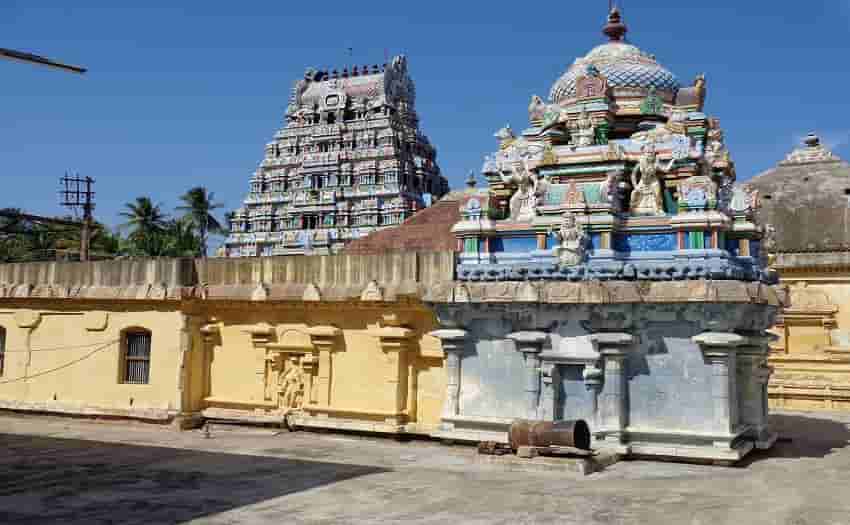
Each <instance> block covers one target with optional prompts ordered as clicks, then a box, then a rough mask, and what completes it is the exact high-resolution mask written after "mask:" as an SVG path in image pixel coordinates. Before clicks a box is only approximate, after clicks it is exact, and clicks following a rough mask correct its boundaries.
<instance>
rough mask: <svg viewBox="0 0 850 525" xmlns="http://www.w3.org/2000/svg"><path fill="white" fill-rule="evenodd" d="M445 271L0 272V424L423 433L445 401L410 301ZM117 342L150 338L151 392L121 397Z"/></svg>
mask: <svg viewBox="0 0 850 525" xmlns="http://www.w3.org/2000/svg"><path fill="white" fill-rule="evenodd" d="M453 268H454V260H453V254H451V253H433V254H416V253H409V254H398V255H386V256H348V255H344V256H327V257H287V258H257V259H251V260H191V259H188V260H186V259H150V260H148V259H146V260H123V261H104V262H97V263H85V264H83V263H27V264H17V265H0V327H2V328H3V329H5V332H6V336H5V348H6V350H7V352H6V353H5V354H4V356H5V358H4V359H5V370H4V371H3V375H2V377H0V409H4V408H5V409H14V410H30V411H38V412H59V413H70V414H82V415H98V416H100V415H106V416H119V417H134V418H144V419H149V420H158V421H171V420H174V421H176V422H178V423H180V425H181V426H185V425H186V424H192V423H195V422H197V421H199V420H200V418H201V416H204V417H207V418H214V419H228V420H237V421H246V422H253V423H275V424H281V423H283V422H284V421H287V422H289V423H291V424H293V425H295V426H300V427H322V428H341V429H351V430H370V431H378V432H390V433H403V432H414V433H415V432H428V431H430V430H432V429H434V428H435V427H436V426H437V425H438V423H439V421H440V412H441V409H442V402H443V395H444V393H445V389H446V385H445V374H444V373H443V360H444V355H443V353H442V350H441V346H440V342H439V340H438V339H436V338H433V337H431V336H429V335H427V334H428V332H430V331H432V330H434V329H436V328H437V322H436V319H435V317H434V314H433V313H432V312H431V311H430V310H429V309H428V308H426V307H425V305H424V304H423V303H422V302H421V300H420V297H421V296H422V294H423V293H424V290H426V289H427V287H428V286H431V285H434V284H435V283H439V282H441V281H442V280H450V279H451V276H452V272H453ZM127 329H144V330H147V331H150V332H151V336H152V345H151V358H150V377H149V383H148V384H125V383H124V382H123V379H122V376H121V369H122V363H123V362H124V361H123V360H124V359H125V353H124V352H125V348H126V344H124V345H123V346H122V341H123V333H124V332H125V331H126V330H127ZM101 347H102V348H101ZM93 350H97V351H95V352H92V351H93ZM90 352H92V353H91V355H89V353H90Z"/></svg>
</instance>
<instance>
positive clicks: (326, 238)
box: [225, 56, 448, 257]
mask: <svg viewBox="0 0 850 525" xmlns="http://www.w3.org/2000/svg"><path fill="white" fill-rule="evenodd" d="M415 95H416V91H415V88H414V85H413V81H412V80H411V78H410V76H409V75H408V71H407V60H406V59H405V57H404V56H397V57H395V58H394V59H393V61H392V62H391V63H390V64H389V65H386V64H385V65H384V66H382V67H379V66H371V67H370V66H362V67H358V66H354V67H352V68H351V69H350V70H349V69H347V68H346V69H343V70H342V72H339V71H337V70H333V71H331V72H328V71H316V70H314V69H308V70H307V71H306V73H305V75H304V78H303V79H301V80H298V81H297V82H296V83H295V86H294V88H293V90H292V96H291V98H290V102H289V106H288V108H287V110H286V126H285V127H284V128H283V129H281V130H280V131H278V132H277V133H276V134H275V137H274V141H272V142H270V143H269V144H267V145H266V149H265V158H264V159H263V162H262V163H261V164H260V167H259V169H258V170H257V171H256V173H255V174H254V176H253V178H252V179H251V190H250V193H249V194H248V196H247V197H246V198H245V200H244V205H243V207H242V208H240V209H238V210H236V211H235V212H234V213H233V215H232V219H231V221H230V236H229V237H228V238H227V241H226V244H225V245H226V253H227V255H228V256H230V257H245V256H260V255H289V254H322V253H336V252H338V251H339V250H340V249H341V248H342V246H343V245H344V244H345V243H346V242H348V241H350V240H353V239H358V238H360V237H364V236H366V235H368V234H369V233H371V232H373V231H375V230H378V229H381V228H386V227H391V226H394V225H397V224H400V223H401V222H403V221H404V220H405V219H407V218H408V217H410V216H411V215H413V214H414V213H415V212H416V211H417V210H419V209H422V208H423V207H425V206H426V204H427V202H428V201H429V200H431V199H434V200H436V199H439V198H440V197H441V196H442V195H444V194H445V193H446V192H447V191H448V182H447V181H446V179H445V178H444V177H443V176H442V175H441V174H440V168H439V167H438V166H437V163H436V151H435V149H434V147H433V146H431V144H430V143H429V142H428V138H427V137H426V136H425V135H424V134H422V132H421V131H420V130H419V118H418V116H417V114H416V110H415V99H416V96H415Z"/></svg>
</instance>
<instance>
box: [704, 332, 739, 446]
mask: <svg viewBox="0 0 850 525" xmlns="http://www.w3.org/2000/svg"><path fill="white" fill-rule="evenodd" d="M693 341H694V342H695V343H697V344H699V345H700V346H701V348H702V352H703V355H704V356H705V360H706V362H707V363H708V364H709V365H710V366H711V397H712V404H713V407H714V419H713V425H712V427H713V430H714V431H715V432H717V433H718V434H721V435H730V434H732V433H733V432H734V431H735V429H736V428H737V425H738V388H737V373H736V371H737V349H738V347H739V346H741V345H742V344H743V343H744V342H745V338H744V337H743V336H741V335H738V334H734V333H718V332H705V333H702V334H700V335H697V336H694V337H693Z"/></svg>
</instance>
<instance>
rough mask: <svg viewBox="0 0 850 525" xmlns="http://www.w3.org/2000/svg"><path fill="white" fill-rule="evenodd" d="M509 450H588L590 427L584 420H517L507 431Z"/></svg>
mask: <svg viewBox="0 0 850 525" xmlns="http://www.w3.org/2000/svg"><path fill="white" fill-rule="evenodd" d="M508 436H509V439H510V442H511V448H512V449H514V450H517V449H519V447H572V448H577V449H580V450H590V427H588V426H587V423H586V422H585V421H584V420H581V419H577V420H575V421H532V420H528V419H517V420H515V421H514V422H513V423H511V428H510V430H509V431H508Z"/></svg>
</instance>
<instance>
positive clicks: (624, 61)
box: [549, 42, 680, 103]
mask: <svg viewBox="0 0 850 525" xmlns="http://www.w3.org/2000/svg"><path fill="white" fill-rule="evenodd" d="M590 64H593V65H594V66H596V67H597V69H599V72H600V73H601V74H602V75H603V76H605V77H607V78H608V84H609V85H610V86H612V87H635V88H646V89H648V88H650V87H654V88H655V89H657V90H659V91H669V92H672V93H674V94H675V93H676V92H677V91H678V90H679V87H680V84H679V80H678V79H677V78H676V75H674V74H673V73H671V72H670V71H668V70H667V69H666V68H664V67H663V66H661V65H660V64H658V62H656V61H655V57H653V56H652V55H649V54H646V53H644V52H643V51H641V50H640V49H638V48H637V47H635V46H633V45H631V44H623V43H619V42H617V43H609V44H604V45H601V46H599V47H597V48H596V49H594V50H593V51H591V52H590V53H588V55H587V56H586V57H584V58H580V59H578V60H576V61H575V63H574V64H573V65H572V66H570V68H569V69H568V70H567V72H566V73H564V74H563V76H561V78H559V79H558V81H557V82H555V85H554V86H552V90H551V92H550V94H549V100H550V101H552V102H554V103H558V102H560V101H561V100H566V99H570V98H573V97H575V96H576V80H577V79H578V77H580V76H581V75H583V74H584V72H585V69H586V68H587V66H588V65H590Z"/></svg>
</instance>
